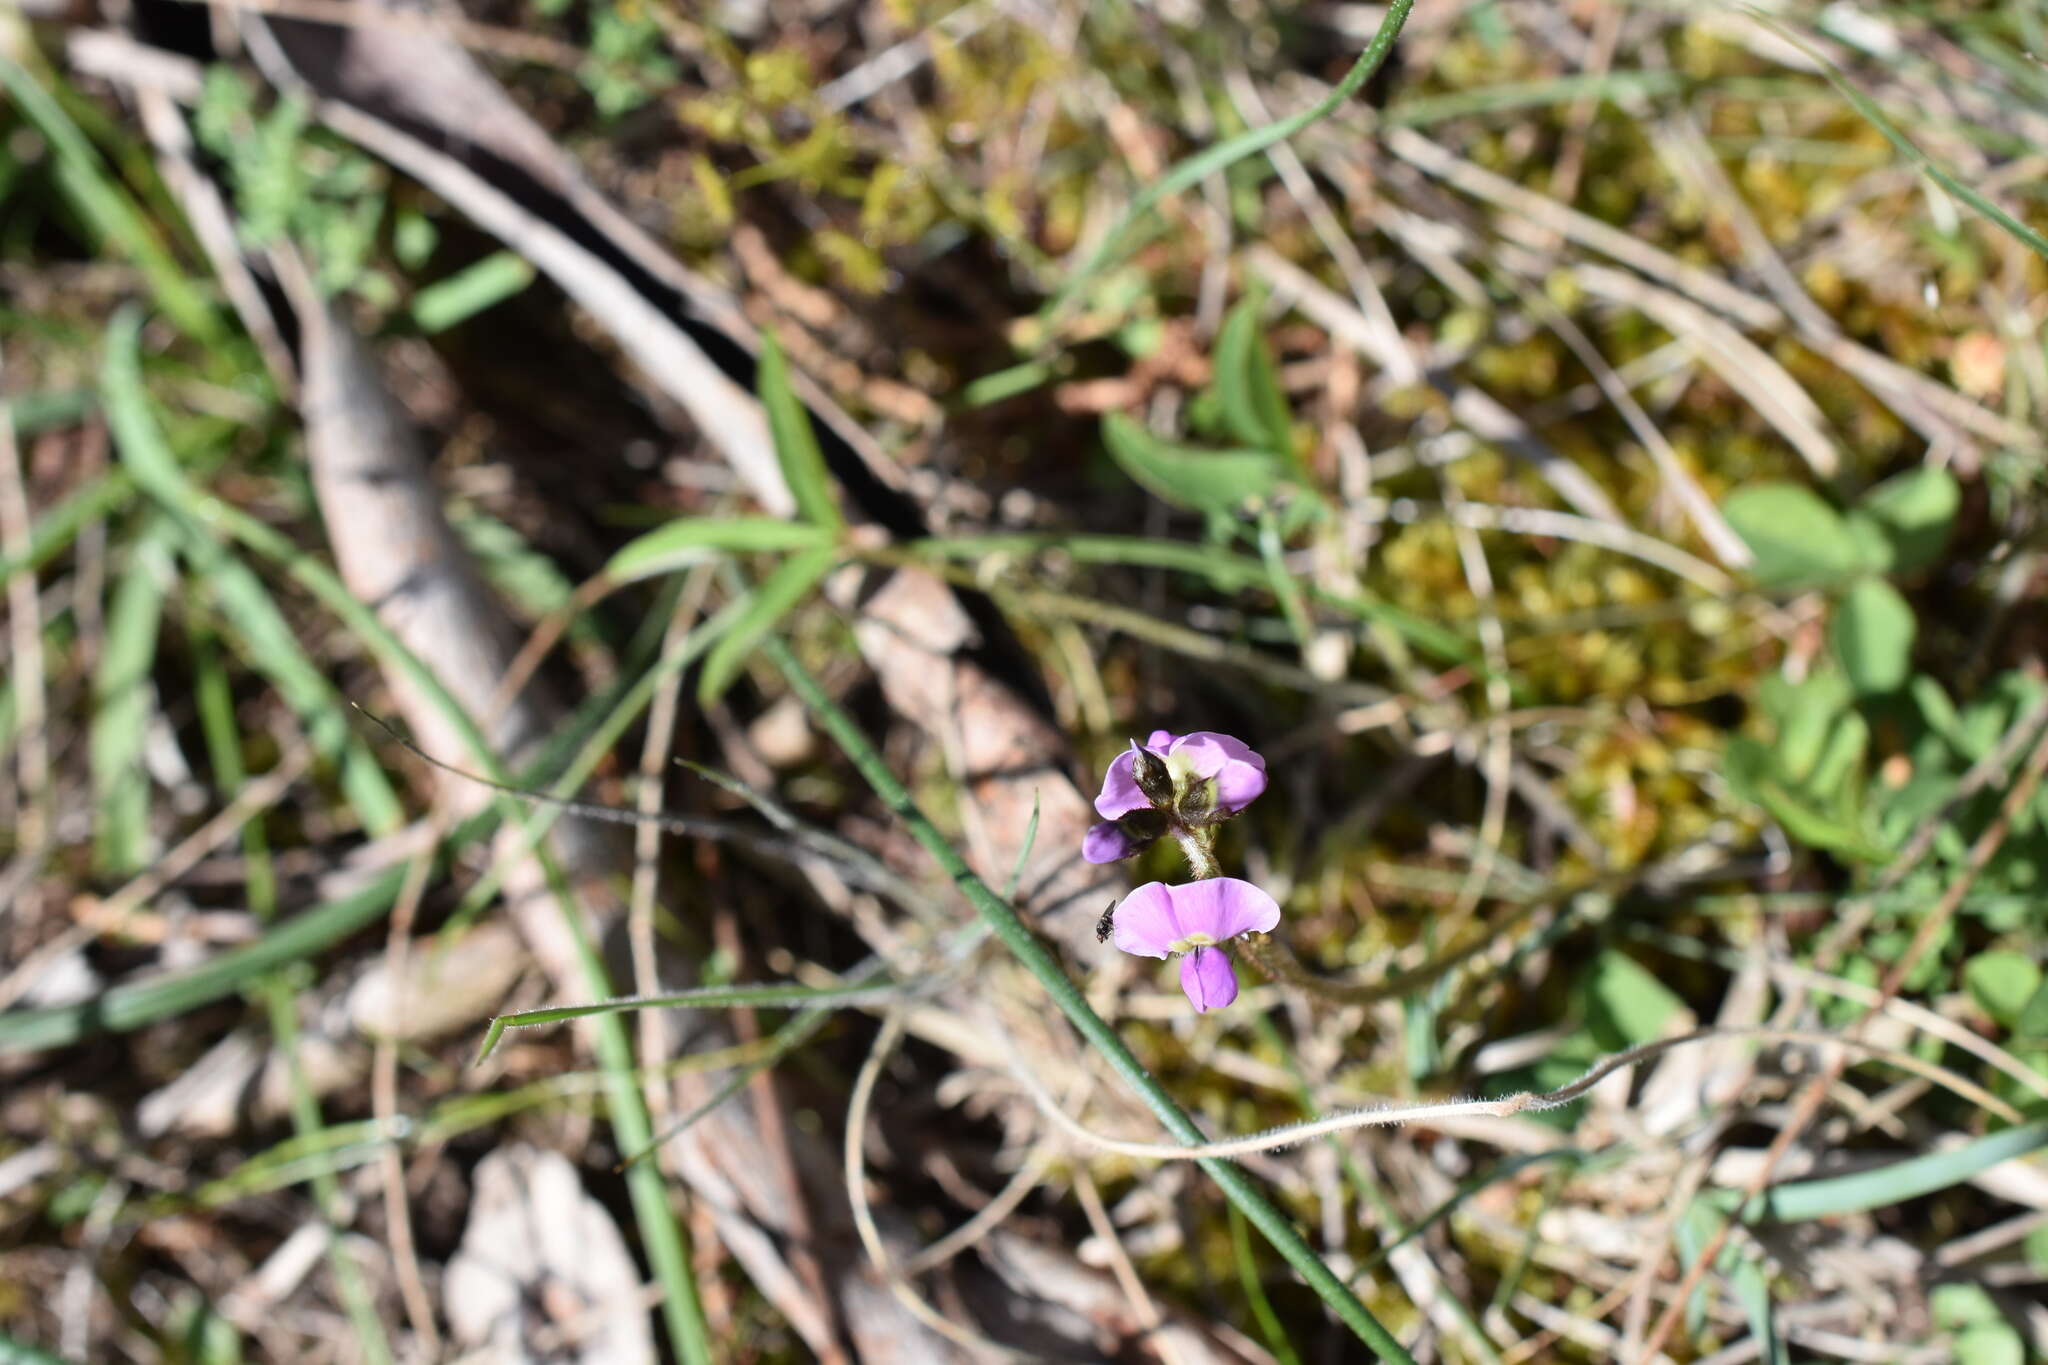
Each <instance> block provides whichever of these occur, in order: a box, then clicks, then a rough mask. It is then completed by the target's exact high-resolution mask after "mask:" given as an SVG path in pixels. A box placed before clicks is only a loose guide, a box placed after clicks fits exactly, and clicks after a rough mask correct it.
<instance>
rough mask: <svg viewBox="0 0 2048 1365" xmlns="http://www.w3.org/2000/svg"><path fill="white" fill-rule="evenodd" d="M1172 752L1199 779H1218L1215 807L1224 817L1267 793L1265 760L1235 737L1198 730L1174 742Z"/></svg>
mask: <svg viewBox="0 0 2048 1365" xmlns="http://www.w3.org/2000/svg"><path fill="white" fill-rule="evenodd" d="M1173 752H1174V753H1175V754H1177V755H1180V756H1181V757H1183V758H1185V759H1186V760H1187V762H1188V766H1189V767H1190V768H1191V769H1192V770H1193V771H1194V773H1195V775H1196V776H1198V777H1213V778H1215V779H1216V806H1217V809H1219V810H1221V811H1223V812H1224V813H1225V814H1228V815H1235V814H1237V812H1239V811H1241V810H1243V809H1244V808H1245V807H1246V806H1249V805H1250V804H1251V803H1252V802H1254V801H1256V800H1258V798H1259V795H1260V793H1262V792H1264V791H1265V790H1266V760H1265V759H1264V758H1263V757H1262V756H1261V755H1260V754H1259V753H1258V751H1257V750H1255V749H1253V748H1252V747H1251V746H1250V745H1249V744H1246V743H1245V742H1244V741H1243V740H1241V739H1238V738H1236V737H1235V736H1233V735H1220V734H1217V733H1216V732H1215V731H1214V730H1197V731H1195V732H1194V733H1193V734H1188V735H1182V736H1181V737H1180V738H1179V739H1177V740H1175V741H1174V742H1173Z"/></svg>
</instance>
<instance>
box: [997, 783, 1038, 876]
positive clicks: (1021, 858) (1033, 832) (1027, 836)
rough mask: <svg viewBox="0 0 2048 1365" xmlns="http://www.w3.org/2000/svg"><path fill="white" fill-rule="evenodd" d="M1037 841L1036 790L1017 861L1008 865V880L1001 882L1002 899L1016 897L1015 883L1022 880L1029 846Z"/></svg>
mask: <svg viewBox="0 0 2048 1365" xmlns="http://www.w3.org/2000/svg"><path fill="white" fill-rule="evenodd" d="M1037 842H1038V792H1037V791H1036V789H1034V790H1033V791H1032V793H1031V819H1030V820H1029V821H1027V822H1026V823H1025V825H1024V842H1023V844H1022V845H1021V846H1019V848H1018V849H1017V861H1016V862H1015V863H1014V864H1012V865H1011V867H1010V880H1008V881H1007V882H1004V883H1003V899H1004V900H1006V901H1012V900H1015V899H1017V884H1018V883H1019V882H1021V881H1023V880H1024V864H1026V863H1028V862H1030V861H1031V847H1032V845H1034V844H1036V843H1037Z"/></svg>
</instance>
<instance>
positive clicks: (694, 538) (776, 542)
mask: <svg viewBox="0 0 2048 1365" xmlns="http://www.w3.org/2000/svg"><path fill="white" fill-rule="evenodd" d="M831 540H832V533H831V532H830V531H828V530H826V529H824V528H823V527H819V526H813V525H811V524H810V523H808V522H802V521H779V520H776V519H775V518H772V517H720V518H717V519H716V520H714V519H712V518H709V517H704V518H697V517H689V518H684V519H682V520H679V521H671V522H668V523H666V524H664V525H661V526H657V527H655V528H654V529H653V530H651V531H648V532H646V533H645V534H643V535H639V536H635V537H634V538H633V539H632V540H630V541H628V542H626V544H625V545H624V546H622V547H620V549H619V552H618V553H617V554H615V555H613V556H612V557H611V560H610V562H609V563H607V564H606V565H605V566H604V576H605V577H606V578H607V579H608V580H610V581H611V582H613V583H632V582H636V581H638V580H640V579H643V578H657V577H659V576H660V575H662V574H665V573H674V572H675V571H676V570H677V569H685V568H688V567H689V566H690V565H692V564H703V563H706V562H708V561H710V560H713V559H717V558H719V557H720V556H722V555H731V554H747V553H756V552H761V551H780V550H811V549H816V548H817V547H819V546H821V545H827V544H830V543H831Z"/></svg>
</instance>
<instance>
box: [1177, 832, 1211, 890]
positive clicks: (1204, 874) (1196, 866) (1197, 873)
mask: <svg viewBox="0 0 2048 1365" xmlns="http://www.w3.org/2000/svg"><path fill="white" fill-rule="evenodd" d="M1174 838H1176V839H1178V840H1179V841H1180V851H1181V852H1182V853H1183V854H1185V855H1187V860H1188V871H1189V872H1191V873H1193V874H1194V876H1193V878H1192V880H1194V881H1198V882H1200V881H1207V880H1208V879H1209V878H1211V877H1220V876H1222V875H1223V869H1222V868H1221V867H1219V866H1218V865H1217V862H1216V831H1215V830H1214V829H1213V828H1212V829H1183V830H1177V831H1175V833H1174Z"/></svg>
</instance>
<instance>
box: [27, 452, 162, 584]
mask: <svg viewBox="0 0 2048 1365" xmlns="http://www.w3.org/2000/svg"><path fill="white" fill-rule="evenodd" d="M134 496H135V485H134V483H133V482H132V481H131V480H130V479H129V478H128V476H127V474H125V473H123V472H122V471H120V470H111V471H109V472H107V473H105V474H101V475H99V476H98V477H96V478H94V479H92V480H91V481H89V482H88V483H86V485H85V486H84V487H82V488H80V489H78V490H77V491H76V492H74V493H72V494H71V495H70V496H68V497H66V498H65V499H64V500H63V501H62V502H60V503H58V504H57V505H56V506H55V507H52V508H50V509H49V510H48V511H46V512H41V513H39V514H38V515H37V516H36V519H35V524H34V525H32V526H30V527H29V536H28V546H27V548H26V549H25V550H24V551H23V552H22V553H21V554H19V555H16V556H13V557H12V558H8V557H0V581H4V580H6V579H8V578H12V577H13V576H14V575H15V574H17V573H20V572H21V571H22V570H24V569H40V568H41V567H43V565H45V564H47V563H49V562H50V561H51V560H52V559H55V558H56V557H57V556H58V555H60V554H62V553H63V552H64V551H65V550H66V549H67V548H69V546H70V544H71V542H72V541H74V540H76V539H77V538H78V533H79V532H80V531H82V530H84V529H85V528H86V527H88V526H90V525H92V523H94V522H96V521H99V520H102V519H103V518H105V517H108V516H110V515H112V514H113V513H115V512H117V511H119V510H120V509H121V508H123V507H125V506H127V505H128V503H129V502H130V501H131V500H132V499H133V498H134Z"/></svg>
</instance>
